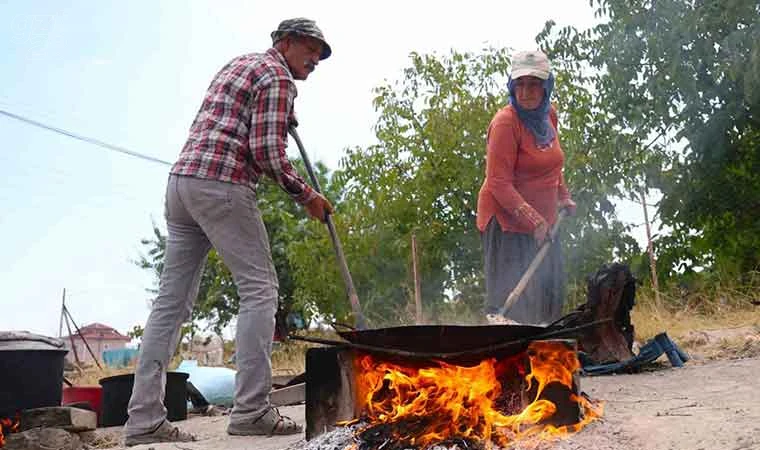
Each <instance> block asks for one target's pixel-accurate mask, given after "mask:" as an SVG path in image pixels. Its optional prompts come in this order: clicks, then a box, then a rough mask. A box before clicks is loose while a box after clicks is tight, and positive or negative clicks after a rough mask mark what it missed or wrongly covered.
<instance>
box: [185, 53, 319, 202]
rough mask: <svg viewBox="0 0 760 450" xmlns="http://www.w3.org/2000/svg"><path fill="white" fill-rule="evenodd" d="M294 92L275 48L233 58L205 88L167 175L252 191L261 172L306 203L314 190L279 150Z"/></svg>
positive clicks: (285, 137)
mask: <svg viewBox="0 0 760 450" xmlns="http://www.w3.org/2000/svg"><path fill="white" fill-rule="evenodd" d="M296 95H298V92H297V91H296V86H295V82H294V80H293V75H292V74H291V73H290V69H288V65H287V62H286V61H285V58H284V57H283V56H282V54H281V53H280V52H279V51H278V50H276V49H274V48H270V49H269V50H267V51H266V52H265V53H251V54H248V55H243V56H239V57H237V58H235V59H233V60H232V61H230V62H229V63H228V64H227V65H226V66H224V67H223V68H222V70H220V71H219V73H218V74H217V75H216V76H215V77H214V80H213V81H212V82H211V85H210V86H209V88H208V90H207V91H206V97H205V98H204V100H203V104H202V105H201V108H200V111H198V115H197V116H196V117H195V121H193V125H192V126H191V127H190V136H189V137H188V139H187V142H186V143H185V146H184V148H183V149H182V152H181V153H180V155H179V158H178V159H177V162H176V163H174V165H173V166H172V168H171V173H172V174H175V175H183V176H191V177H196V178H204V179H209V180H218V181H224V182H229V183H237V184H248V185H250V186H251V187H252V188H253V189H255V188H256V184H257V183H258V181H259V179H260V178H261V175H262V174H266V175H268V176H269V177H271V178H272V179H273V180H274V181H276V182H277V184H279V185H280V186H281V187H282V188H283V189H284V190H285V192H287V193H288V194H290V195H291V196H292V197H293V199H294V200H295V201H297V202H299V203H301V204H305V203H307V202H309V201H310V200H311V199H312V198H314V196H315V195H316V194H315V192H314V191H313V190H312V189H311V187H309V185H307V184H306V183H305V182H304V180H303V179H302V178H301V177H300V176H299V175H298V173H296V171H295V170H294V169H293V166H292V165H291V164H290V162H289V161H288V157H287V154H286V153H285V147H287V145H288V125H289V124H290V123H295V116H294V113H293V101H294V99H295V97H296Z"/></svg>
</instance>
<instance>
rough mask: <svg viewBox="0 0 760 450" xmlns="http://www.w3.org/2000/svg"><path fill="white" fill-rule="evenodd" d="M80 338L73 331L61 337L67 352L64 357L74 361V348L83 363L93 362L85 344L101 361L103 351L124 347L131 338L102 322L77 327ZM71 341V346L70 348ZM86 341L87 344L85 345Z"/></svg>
mask: <svg viewBox="0 0 760 450" xmlns="http://www.w3.org/2000/svg"><path fill="white" fill-rule="evenodd" d="M79 331H80V333H81V335H82V337H84V339H82V338H81V337H80V336H79V333H74V335H73V336H65V337H62V338H61V339H63V341H64V342H65V343H66V348H67V349H68V350H69V353H67V354H66V359H68V360H69V361H71V362H76V357H75V355H74V350H76V356H78V357H79V361H80V362H81V363H83V364H94V361H93V359H92V355H91V354H90V352H89V350H87V345H89V346H90V349H91V350H92V352H93V353H94V354H95V356H97V358H98V360H99V361H100V362H101V363H102V362H103V351H105V350H114V349H120V348H125V347H126V345H127V344H128V343H129V341H131V340H132V338H130V337H129V336H124V335H123V334H121V333H119V332H118V331H116V330H115V329H113V328H111V327H109V326H108V325H103V324H102V323H91V324H89V325H87V326H84V327H82V328H80V329H79ZM72 341H73V344H74V346H73V348H74V350H72ZM85 341H87V345H85Z"/></svg>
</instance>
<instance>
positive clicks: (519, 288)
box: [499, 209, 567, 315]
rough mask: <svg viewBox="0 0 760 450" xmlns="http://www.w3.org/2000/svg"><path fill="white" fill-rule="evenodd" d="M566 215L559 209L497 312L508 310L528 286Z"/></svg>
mask: <svg viewBox="0 0 760 450" xmlns="http://www.w3.org/2000/svg"><path fill="white" fill-rule="evenodd" d="M566 215H567V211H565V210H564V209H562V210H560V212H559V214H558V215H557V221H556V222H554V225H553V226H552V229H551V232H550V233H549V236H548V238H547V239H546V240H544V243H543V244H541V248H539V249H538V253H536V256H534V257H533V261H531V262H530V265H529V266H528V269H527V270H526V271H525V273H524V274H523V276H522V278H520V281H518V282H517V285H516V286H515V288H514V289H512V292H510V293H509V296H508V297H507V300H506V301H505V302H504V306H502V307H501V309H500V310H499V313H500V314H501V315H504V314H505V313H506V312H507V311H508V310H509V308H511V307H512V305H513V304H514V303H515V302H516V301H517V299H518V298H520V295H522V293H523V291H524V290H525V287H526V286H528V282H529V281H530V279H531V278H533V274H534V273H536V270H537V269H538V266H540V265H541V261H543V260H544V257H545V256H546V254H547V253H549V247H551V244H552V241H554V239H555V238H556V237H557V234H558V233H559V223H560V222H562V219H564V218H565V216H566Z"/></svg>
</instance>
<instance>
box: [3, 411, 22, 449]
mask: <svg viewBox="0 0 760 450" xmlns="http://www.w3.org/2000/svg"><path fill="white" fill-rule="evenodd" d="M19 424H20V422H19V420H18V418H15V419H9V418H0V448H2V447H4V446H5V436H6V435H8V434H10V433H16V432H18V428H19Z"/></svg>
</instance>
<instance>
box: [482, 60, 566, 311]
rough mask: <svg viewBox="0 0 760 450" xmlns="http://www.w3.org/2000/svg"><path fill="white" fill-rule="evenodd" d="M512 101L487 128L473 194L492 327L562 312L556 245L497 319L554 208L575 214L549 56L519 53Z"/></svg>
mask: <svg viewBox="0 0 760 450" xmlns="http://www.w3.org/2000/svg"><path fill="white" fill-rule="evenodd" d="M508 88H509V104H508V105H507V106H506V107H504V108H502V109H501V110H500V111H498V112H497V113H496V115H495V116H494V118H493V119H492V120H491V124H490V125H489V127H488V135H487V154H486V177H485V180H484V182H483V185H482V186H481V188H480V194H479V195H478V214H477V226H478V229H479V230H480V232H481V237H482V242H483V251H484V256H485V279H486V308H485V310H486V318H487V321H488V322H489V323H510V321H515V322H518V323H525V324H547V323H550V322H552V321H554V320H556V319H557V318H559V317H560V316H561V314H562V306H563V304H564V286H563V284H564V283H563V278H564V274H563V269H562V256H561V253H560V244H559V242H557V241H555V242H553V243H552V244H551V249H550V250H549V253H548V254H547V255H546V257H545V258H544V260H543V262H542V264H541V266H540V267H539V268H538V270H537V271H536V273H535V274H534V275H533V278H532V280H531V283H529V285H528V287H527V288H526V289H525V291H523V294H522V295H521V296H520V298H519V299H518V300H517V301H516V302H515V303H514V304H513V305H512V307H511V308H510V309H509V310H508V311H506V316H507V318H508V319H507V318H505V317H502V316H500V315H499V314H498V311H499V308H501V306H503V305H504V301H505V300H506V298H507V296H508V295H509V294H510V292H512V290H513V289H514V287H515V286H516V285H517V282H518V281H519V280H520V277H522V275H523V273H525V270H526V269H527V268H528V265H529V264H530V262H531V261H532V260H533V257H534V256H535V254H536V252H537V251H538V248H539V246H540V244H541V243H543V241H544V240H545V239H546V237H547V233H548V231H549V230H550V228H551V226H552V225H553V224H554V222H555V221H556V220H557V211H558V209H560V208H567V209H568V212H569V213H570V214H574V213H575V203H574V202H573V201H572V199H571V198H570V193H569V192H568V190H567V187H566V186H565V182H564V178H563V176H562V165H563V163H564V154H563V153H562V148H561V147H560V144H559V139H558V137H557V112H556V110H555V109H554V107H553V106H552V104H551V102H550V99H551V94H552V90H553V88H554V76H553V75H552V73H551V68H550V65H549V59H548V58H547V57H546V55H545V54H544V53H542V52H540V51H527V52H519V53H516V54H515V55H514V56H513V57H512V70H511V73H510V77H509V84H508Z"/></svg>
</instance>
